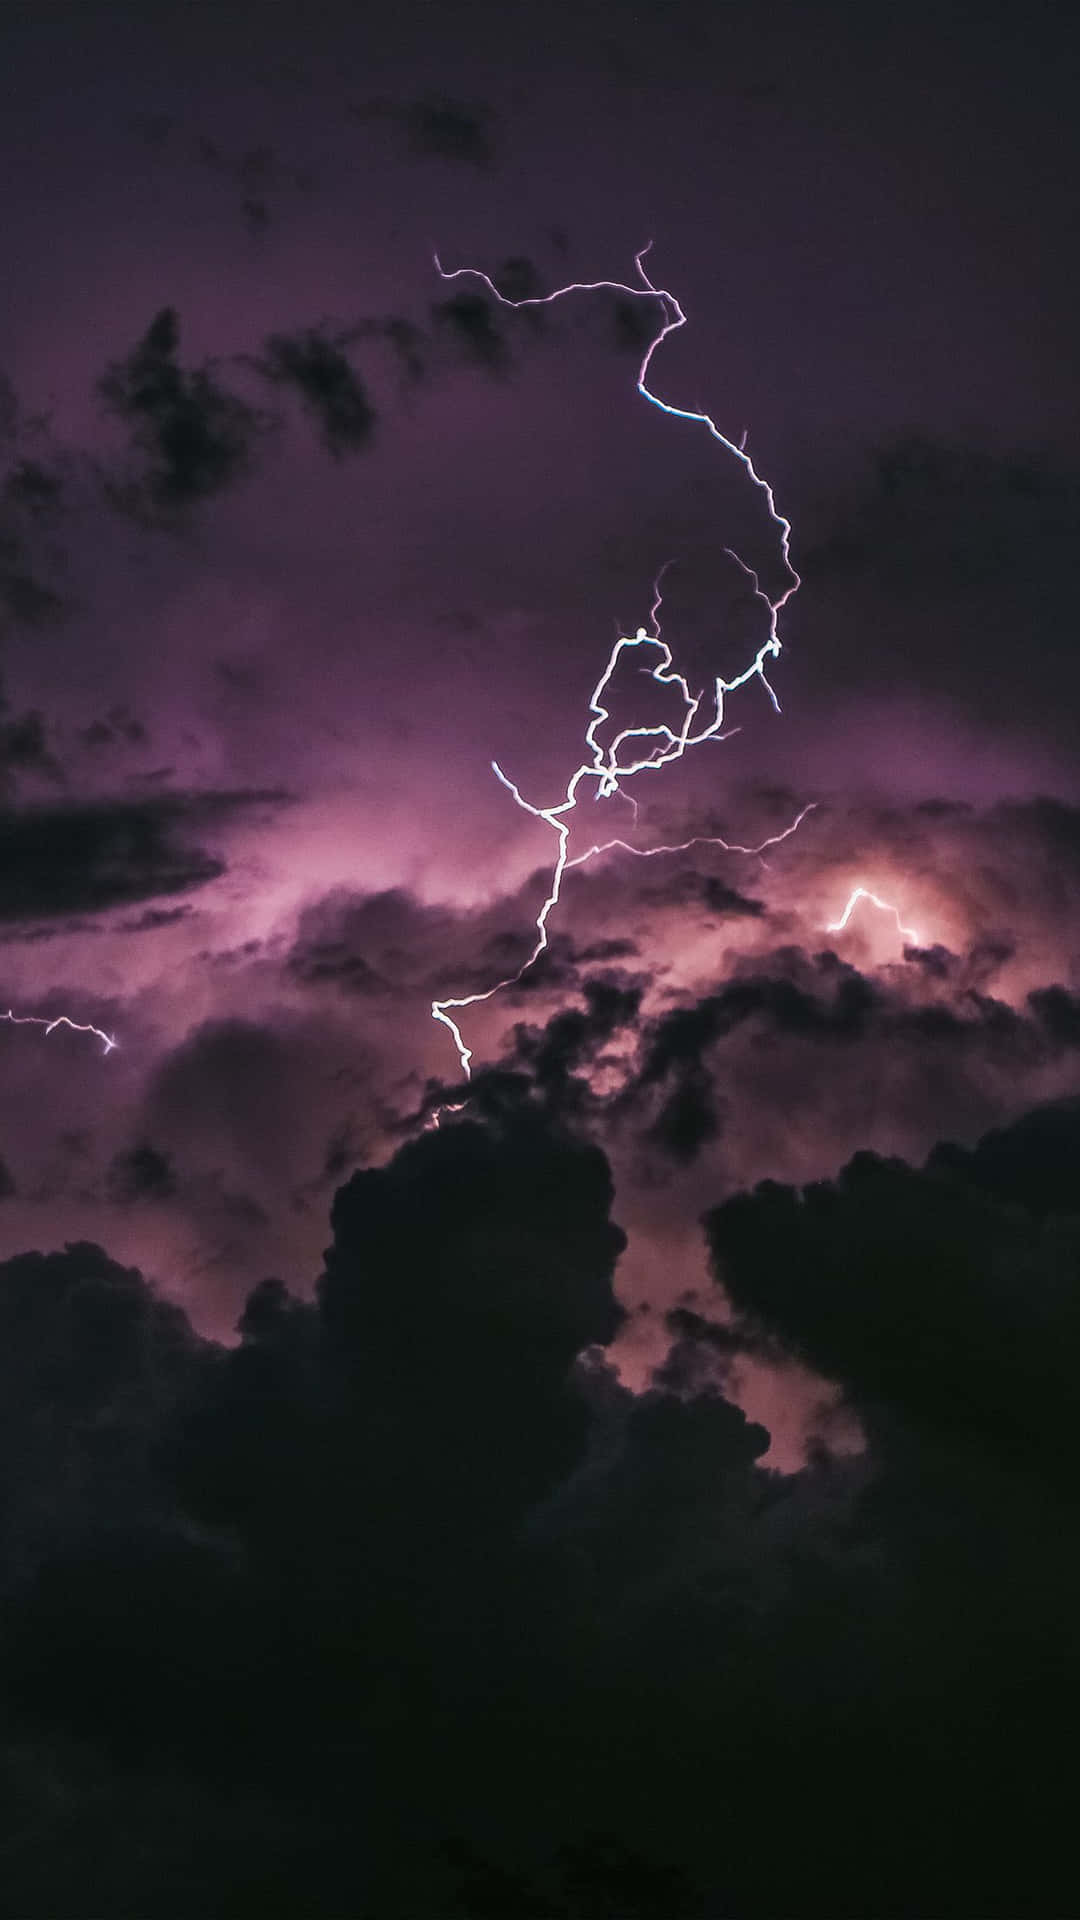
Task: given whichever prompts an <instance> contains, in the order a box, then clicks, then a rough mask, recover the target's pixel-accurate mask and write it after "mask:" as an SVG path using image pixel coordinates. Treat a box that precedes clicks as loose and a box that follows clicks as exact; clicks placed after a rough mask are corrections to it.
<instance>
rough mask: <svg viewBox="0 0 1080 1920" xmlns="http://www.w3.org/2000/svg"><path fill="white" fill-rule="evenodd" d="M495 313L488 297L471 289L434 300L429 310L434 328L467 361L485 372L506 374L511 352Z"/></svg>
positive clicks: (492, 303)
mask: <svg viewBox="0 0 1080 1920" xmlns="http://www.w3.org/2000/svg"><path fill="white" fill-rule="evenodd" d="M497 311H498V309H497V306H496V302H495V301H494V300H493V299H492V298H491V296H490V294H486V293H475V292H473V291H472V290H468V291H462V292H459V293H453V294H451V295H450V297H449V299H446V300H437V301H434V302H433V303H432V308H431V313H432V318H433V319H434V321H435V325H436V328H437V329H438V330H439V331H441V333H442V334H443V335H444V337H445V338H446V339H448V340H450V341H451V342H453V344H454V345H455V346H456V347H457V348H458V349H459V350H460V352H461V354H462V355H463V357H464V358H465V359H466V360H468V361H470V362H471V363H472V364H473V365H474V366H479V367H483V368H484V370H485V372H487V373H505V372H506V371H507V369H508V367H509V364H510V349H509V347H508V345H507V342H506V336H505V331H504V329H503V328H502V327H501V326H500V324H499V322H498V321H497V320H496V318H495V315H496V312H497Z"/></svg>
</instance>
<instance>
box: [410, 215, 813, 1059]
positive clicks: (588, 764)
mask: <svg viewBox="0 0 1080 1920" xmlns="http://www.w3.org/2000/svg"><path fill="white" fill-rule="evenodd" d="M651 245H652V243H651V241H650V243H649V246H647V247H643V248H642V249H641V251H640V252H639V253H637V254H635V256H634V265H635V267H636V269H637V273H638V277H639V280H640V282H641V284H640V286H625V285H623V283H622V282H621V281H617V280H578V281H574V282H573V283H572V284H571V285H569V286H566V287H560V288H558V290H557V291H556V292H554V293H549V294H535V295H530V296H529V297H528V298H526V299H522V300H508V299H507V298H506V297H505V296H504V295H503V294H501V293H500V292H499V289H498V288H497V287H496V285H495V283H494V281H493V280H492V279H491V278H490V277H489V275H488V274H486V273H482V272H481V271H480V270H479V269H478V268H476V267H458V268H456V269H455V270H454V271H453V272H450V273H448V272H446V271H445V270H444V268H443V266H442V263H441V261H440V259H439V256H438V254H436V255H435V268H436V271H437V272H438V273H439V275H440V276H441V278H442V279H444V280H456V279H459V278H460V277H461V276H462V275H469V276H471V277H472V278H474V279H477V280H479V281H481V282H482V284H483V285H484V286H485V287H486V288H487V289H488V291H489V293H491V294H492V296H493V297H494V298H495V299H496V300H497V301H498V302H499V304H500V305H501V306H504V307H514V308H518V307H536V306H549V305H550V304H551V303H552V302H553V301H555V300H561V299H563V298H564V297H565V296H566V295H567V294H570V293H596V292H599V291H601V290H604V289H606V290H610V291H612V292H617V293H620V294H623V295H625V296H627V297H629V298H631V299H637V300H655V301H658V302H659V304H660V313H661V321H660V326H659V328H658V330H657V332H656V333H655V335H654V336H653V338H652V340H651V341H650V342H649V345H648V346H647V347H646V349H645V353H644V355H643V357H642V361H641V364H640V366H639V368H638V377H637V390H638V392H639V393H640V394H641V396H642V398H643V399H645V400H647V401H648V402H649V403H650V405H651V406H654V407H657V408H659V410H660V412H661V413H666V414H669V415H671V416H672V418H674V419H677V420H689V421H693V422H694V423H695V424H697V425H698V426H703V427H705V428H706V430H707V431H708V432H709V434H711V436H712V438H713V439H714V440H716V441H718V442H719V444H720V445H721V446H722V447H723V448H724V449H725V450H726V451H727V452H728V453H730V454H732V455H734V457H735V459H736V460H738V461H739V462H740V463H741V464H742V466H743V467H744V468H745V470H746V472H747V474H748V475H749V477H750V479H751V480H752V481H753V484H754V486H755V487H757V488H758V489H759V490H760V491H761V493H762V494H763V495H764V497H765V501H766V504H767V506H768V511H769V517H770V519H771V520H772V522H773V524H774V525H775V526H776V527H777V528H778V529H779V533H780V553H781V557H782V560H783V565H784V570H785V573H786V574H787V576H788V578H787V584H786V585H785V587H784V589H783V591H782V592H781V593H780V594H778V595H777V597H776V598H775V599H772V598H770V596H769V595H768V594H767V593H766V592H765V590H764V589H763V587H762V586H761V584H760V581H759V579H758V576H757V574H756V573H755V572H754V569H753V568H752V567H748V566H747V565H746V564H745V562H744V561H742V560H740V559H739V556H738V554H736V553H733V552H732V550H731V548H730V547H725V549H724V551H725V553H727V554H728V555H729V556H730V558H731V559H732V560H734V562H735V563H736V565H737V566H739V567H740V568H741V569H742V571H743V573H744V574H745V575H746V577H747V579H748V580H749V581H750V585H751V588H752V591H753V594H754V597H755V599H757V600H759V601H760V602H761V604H762V606H763V607H764V608H765V609H766V611H767V615H768V632H767V636H766V638H765V640H764V642H763V643H762V645H761V646H760V647H759V648H758V650H757V652H756V654H755V655H754V658H753V659H752V661H751V662H750V665H749V666H748V667H746V668H745V669H744V671H743V672H742V673H740V674H737V675H736V677H735V678H734V679H733V680H725V679H724V678H723V677H722V676H720V675H719V674H718V675H717V676H716V677H715V678H714V680H713V683H712V687H711V690H710V697H709V704H708V707H707V708H706V711H705V713H702V703H703V702H704V701H705V692H704V690H702V691H701V692H699V693H697V694H694V693H691V691H690V687H689V684H688V682H687V681H686V680H685V678H684V677H683V675H682V674H681V673H679V672H677V671H676V669H675V665H674V660H673V657H672V653H671V649H670V647H669V646H668V645H667V642H666V641H665V640H663V639H662V638H661V635H660V624H659V618H658V616H659V611H660V606H661V591H660V582H661V580H662V578H663V573H662V572H661V574H660V575H659V576H658V577H657V581H656V583H655V587H654V597H653V605H652V609H651V616H650V617H651V622H652V628H653V631H652V633H649V632H647V631H646V629H645V628H644V627H639V628H638V629H637V632H636V633H635V634H633V635H632V636H623V637H621V638H620V639H618V640H616V642H615V645H614V646H613V648H612V650H611V653H610V654H609V656H608V661H607V665H606V666H605V668H604V670H603V672H602V674H601V675H600V678H599V680H598V681H597V683H596V685H595V687H594V688H593V691H592V695H591V698H590V700H589V711H590V713H591V715H592V718H591V719H590V721H589V724H588V726H587V728H586V730H585V746H586V749H587V751H588V755H589V758H588V759H586V760H585V761H583V762H582V764H581V765H580V766H579V767H577V768H576V769H575V771H574V772H573V773H572V774H571V776H570V779H569V781H568V782H567V785H566V791H565V797H564V798H563V799H562V800H560V801H558V802H556V803H554V804H552V805H551V806H547V807H542V806H534V805H533V804H532V802H531V801H529V800H526V799H525V798H524V796H523V795H522V793H521V791H520V789H519V788H518V787H517V785H516V784H515V782H514V781H513V780H511V779H510V778H509V776H508V775H507V774H505V773H504V772H503V770H502V768H501V767H500V766H499V764H498V762H497V761H494V760H493V761H492V763H491V766H492V771H493V772H494V774H495V777H496V779H497V780H499V781H501V783H502V785H503V786H504V787H505V788H506V789H507V792H508V793H509V794H510V795H511V796H512V798H513V799H514V800H515V801H516V803H517V805H518V806H519V807H522V808H523V809H524V811H525V812H526V813H531V814H532V815H533V817H534V818H535V819H537V820H543V821H544V822H545V823H546V824H547V825H548V826H549V827H551V829H552V830H553V832H554V833H555V835H556V836H557V839H558V851H557V854H556V858H555V864H554V867H553V869H552V875H551V883H550V886H549V889H548V894H547V898H546V899H545V901H544V903H543V906H542V907H541V909H540V912H539V913H538V915H537V917H536V942H535V944H534V946H533V949H532V951H531V953H530V954H529V956H528V958H527V959H526V960H525V961H524V962H523V964H522V966H521V967H519V968H518V971H517V972H516V973H514V974H511V975H510V976H509V977H508V978H507V979H505V980H499V981H497V982H496V983H495V985H494V986H492V987H488V988H487V989H486V990H485V991H484V992H481V993H471V994H465V995H462V996H461V997H460V998H457V999H448V1000H433V1001H432V1003H431V1013H432V1018H433V1019H435V1020H438V1021H440V1022H441V1024H442V1025H443V1026H444V1027H446V1028H447V1029H448V1030H449V1032H450V1034H451V1036H452V1038H453V1041H454V1044H455V1046H456V1047H457V1050H458V1057H459V1059H460V1061H461V1066H462V1071H463V1073H464V1074H465V1077H466V1079H468V1078H469V1075H470V1071H471V1061H472V1049H471V1048H470V1047H468V1046H466V1044H465V1041H464V1039H463V1038H462V1034H461V1029H460V1026H459V1025H458V1023H457V1021H456V1020H455V1019H454V1018H453V1015H454V1014H455V1013H460V1012H461V1011H462V1010H463V1009H464V1008H465V1007H472V1006H478V1005H480V1004H481V1002H483V1001H485V1000H490V999H492V998H493V996H494V995H495V994H497V993H500V992H501V991H502V990H503V988H505V987H509V986H512V985H514V984H515V983H516V982H517V981H518V980H520V979H521V977H522V975H523V974H524V973H526V972H527V971H528V969H529V967H531V966H532V965H533V963H534V961H536V960H537V959H538V958H539V956H540V954H541V953H543V951H544V949H545V948H546V946H547V944H548V933H547V928H548V919H549V916H550V914H551V913H552V910H553V909H554V907H555V906H556V905H557V904H558V901H559V897H560V893H561V890H562V882H563V875H564V874H565V873H566V872H567V870H568V869H569V868H570V867H579V866H583V865H584V864H585V863H586V861H588V860H591V859H593V858H594V857H595V856H596V855H598V854H601V853H606V852H609V851H610V850H611V849H613V848H616V847H618V848H622V849H624V850H625V851H626V852H628V853H633V854H636V855H638V857H640V858H653V857H655V856H656V855H658V854H661V853H683V852H686V851H688V850H689V848H691V847H694V846H706V845H707V846H719V847H723V848H724V849H725V850H726V851H727V852H730V853H748V854H760V853H763V852H764V851H765V849H766V848H767V847H772V846H776V845H778V844H779V842H780V841H781V840H786V839H787V838H788V836H789V835H790V834H792V833H794V832H795V831H796V829H797V828H798V826H799V825H800V823H801V822H802V821H803V820H804V819H805V818H806V815H807V814H808V813H809V812H810V811H811V808H810V807H804V808H803V809H802V812H801V813H800V814H799V815H798V816H797V818H796V819H795V820H794V821H792V823H791V825H790V826H789V827H787V828H785V829H784V831H783V832H782V833H778V834H773V835H771V836H770V837H769V838H768V839H766V840H763V841H762V842H761V844H760V846H756V847H744V846H738V845H735V844H732V843H731V842H729V841H726V840H722V839H720V838H719V836H704V835H700V836H697V837H696V838H694V839H691V840H686V841H684V842H682V844H681V845H680V846H678V847H649V848H639V847H633V846H630V845H629V844H628V843H627V842H626V841H625V840H621V839H611V840H605V841H603V842H600V843H598V844H596V845H595V846H592V847H590V848H589V849H588V850H587V851H586V852H585V853H581V854H578V855H576V856H575V858H574V859H573V860H571V859H570V858H569V857H568V851H569V839H570V825H569V822H568V820H567V818H566V816H567V815H569V814H571V813H572V812H573V811H574V809H575V808H576V806H577V795H578V788H579V786H580V785H581V783H582V781H583V780H594V781H595V782H596V790H595V798H596V799H597V800H608V799H611V798H612V797H613V796H615V795H619V796H620V797H621V798H623V799H626V800H629V801H630V804H631V806H632V807H633V808H634V814H635V818H636V817H637V805H636V802H635V801H634V800H633V798H632V796H631V795H629V794H625V793H623V790H622V786H621V782H622V781H624V780H629V779H632V778H633V777H634V776H635V775H637V774H641V773H656V772H658V771H659V769H660V768H661V767H666V766H670V765H671V763H672V761H674V760H679V759H681V758H682V756H683V754H684V753H686V751H687V749H688V748H690V747H696V746H700V745H701V744H702V743H703V742H704V741H706V740H723V739H727V738H729V737H730V735H728V734H724V733H723V732H721V728H722V727H723V724H724V700H725V696H726V695H727V694H729V693H735V692H737V690H738V689H739V688H740V687H744V686H746V685H747V683H748V682H749V681H750V680H753V679H758V680H760V681H761V684H762V686H763V687H764V688H765V691H766V693H767V694H768V696H769V698H770V700H771V701H772V704H773V707H774V708H775V710H776V711H777V713H779V711H780V702H779V701H778V699H777V697H776V694H775V692H774V691H773V688H772V686H771V685H770V683H769V680H768V678H767V675H766V671H765V663H766V661H768V660H771V659H775V658H777V657H778V655H779V653H780V649H781V643H780V636H779V633H778V631H777V623H778V621H779V617H780V613H781V610H782V608H783V607H784V606H785V605H786V604H787V602H788V600H790V598H791V596H792V594H793V593H795V592H796V590H797V588H798V587H799V585H800V584H801V583H800V580H799V575H798V574H797V573H796V571H795V568H794V567H793V565H792V563H791V553H790V540H791V524H790V522H789V521H788V520H786V519H785V518H784V515H783V514H782V513H780V512H779V511H778V510H777V506H776V501H775V499H774V497H773V491H772V488H771V486H770V485H769V483H768V481H766V480H763V479H762V477H761V475H760V474H759V473H758V472H757V470H756V468H755V466H754V463H753V461H752V459H751V457H750V455H749V454H748V453H747V451H746V438H747V435H746V432H745V430H744V432H743V434H742V437H741V439H740V440H739V441H738V442H736V441H734V440H729V439H728V437H727V435H726V434H724V433H722V432H721V431H720V428H719V427H718V426H717V425H716V422H715V421H714V420H713V419H712V418H711V416H710V415H709V414H707V413H698V412H695V411H694V410H692V409H690V408H687V407H677V406H674V405H673V404H672V403H671V402H670V401H667V400H663V399H661V397H660V395H659V394H656V393H654V392H653V391H652V389H651V388H650V387H649V386H648V384H647V381H648V374H649V369H650V366H651V364H652V359H653V355H654V354H655V352H656V350H657V348H658V347H659V346H661V345H662V343H663V342H664V341H665V340H666V339H667V337H668V335H669V334H670V333H674V332H675V331H676V330H677V329H678V328H679V327H684V326H685V325H686V315H685V313H684V312H683V310H682V307H681V306H680V304H679V302H678V301H677V300H676V298H675V296H674V294H672V293H669V292H668V291H667V290H666V288H663V287H657V286H656V285H654V283H653V281H652V280H651V279H650V278H649V275H648V273H647V272H646V270H645V265H644V262H645V258H646V255H647V254H648V253H649V251H650V248H651ZM632 648H640V649H652V650H653V651H654V652H655V654H656V655H657V656H658V658H657V659H656V660H655V662H654V664H653V665H652V666H651V667H647V668H645V669H644V671H645V672H647V673H649V675H650V677H651V678H652V679H653V680H655V681H657V682H658V683H659V684H660V685H663V686H674V687H676V688H677V689H678V691H679V693H680V694H681V695H682V700H683V719H682V725H681V727H679V728H678V730H676V729H674V728H672V727H669V726H656V727H625V728H623V730H622V731H621V732H620V733H618V734H616V736H615V738H614V740H613V741H612V742H611V744H610V745H609V747H608V748H607V750H606V752H605V750H604V749H603V748H602V747H601V745H600V744H599V742H598V740H597V738H596V732H597V728H598V727H599V726H600V725H601V724H602V723H603V721H605V720H609V719H610V718H611V714H610V711H609V709H608V708H607V707H606V706H605V704H604V700H605V697H606V695H607V689H608V684H609V682H610V680H611V677H612V674H613V673H614V671H615V668H616V666H617V664H618V662H619V659H620V658H621V656H622V655H623V654H624V653H625V652H627V651H629V650H630V649H632ZM699 721H700V724H699ZM623 747H627V748H628V752H629V755H630V757H629V758H628V759H627V760H625V761H624V760H623V759H622V758H621V757H620V750H621V749H622V748H623Z"/></svg>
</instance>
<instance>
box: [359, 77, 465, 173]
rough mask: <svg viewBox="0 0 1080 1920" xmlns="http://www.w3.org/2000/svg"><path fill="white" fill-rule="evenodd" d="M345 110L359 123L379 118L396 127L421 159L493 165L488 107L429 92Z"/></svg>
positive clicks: (461, 164)
mask: <svg viewBox="0 0 1080 1920" xmlns="http://www.w3.org/2000/svg"><path fill="white" fill-rule="evenodd" d="M347 111H348V114H349V117H350V119H353V120H356V121H358V122H360V123H361V124H363V123H365V122H369V121H378V120H383V121H386V122H387V123H388V124H389V125H391V126H394V127H396V128H398V129H399V130H400V132H401V133H402V134H403V135H404V138H405V141H406V143H407V145H408V149H409V151H410V152H411V153H414V154H417V155H419V156H420V157H421V158H423V159H429V160H449V161H452V162H455V163H456V164H457V165H459V166H467V167H473V168H476V169H477V170H478V171H480V172H487V171H489V170H490V169H491V167H492V166H493V165H494V161H495V147H494V129H495V115H494V113H493V111H492V109H491V108H490V107H486V106H483V105H478V104H475V103H470V102H467V101H464V100H453V99H449V98H439V97H438V96H436V95H430V96H428V97H426V98H424V99H422V100H411V101H405V102H402V103H400V104H399V103H398V102H396V101H393V100H372V101H367V102H364V103H363V104H358V105H356V106H350V107H349V108H348V110H347Z"/></svg>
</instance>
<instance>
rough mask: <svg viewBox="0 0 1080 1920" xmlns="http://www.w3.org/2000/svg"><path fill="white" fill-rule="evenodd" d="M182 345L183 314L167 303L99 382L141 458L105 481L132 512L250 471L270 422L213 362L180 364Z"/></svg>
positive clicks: (190, 496)
mask: <svg viewBox="0 0 1080 1920" xmlns="http://www.w3.org/2000/svg"><path fill="white" fill-rule="evenodd" d="M179 346H180V322H179V319H178V316H177V314H176V312H175V310H174V309H173V308H172V307H163V308H162V310H161V312H160V313H159V314H158V315H157V316H156V318H155V319H154V320H153V321H152V322H151V324H150V326H149V328H148V329H147V332H146V333H145V334H144V336H143V338H142V340H140V342H139V344H138V345H137V346H136V347H134V348H133V349H132V351H131V353H129V354H128V356H127V358H126V359H124V360H120V361H117V362H115V363H114V364H113V365H112V366H111V367H109V369H108V370H107V372H106V373H105V374H103V376H102V378H101V379H100V381H99V382H98V391H99V393H100V395H101V398H102V400H103V402H104V404H105V406H106V409H107V410H108V412H109V413H111V414H113V415H114V416H115V417H116V418H117V419H119V420H121V421H122V422H123V423H124V424H125V426H127V428H128V429H129V431H130V435H131V441H132V446H133V447H134V449H135V450H136V451H137V453H138V454H139V455H141V456H142V465H141V470H140V471H137V472H136V474H135V475H134V476H132V477H130V478H123V479H119V480H110V481H109V483H108V488H109V492H110V494H111V496H112V498H114V499H115V500H116V501H117V502H118V503H119V504H121V505H124V506H126V507H128V508H130V509H133V510H152V511H154V512H166V513H168V512H171V511H175V510H176V509H182V508H184V507H188V506H191V505H193V504H194V503H195V502H197V501H199V500H204V499H207V498H209V497H210V496H212V495H213V494H216V493H221V492H223V491H224V490H225V489H226V488H228V487H230V486H231V485H233V484H234V482H235V481H236V480H237V479H238V478H239V477H240V475H241V474H242V473H243V472H244V471H245V470H246V468H247V466H248V464H249V461H250V456H251V451H252V447H253V444H254V442H255V439H256V437H257V435H258V434H259V432H260V431H261V430H262V429H263V428H264V427H265V424H266V423H265V421H264V420H262V419H261V418H260V416H259V414H258V413H257V412H256V411H255V410H254V408H252V407H250V406H249V405H248V404H247V402H246V401H244V400H242V399H241V398H240V397H239V396H238V395H237V394H234V393H230V392H229V391H228V389H227V388H225V387H224V386H222V385H221V383H220V382H219V381H218V380H217V378H216V377H215V375H214V374H213V373H212V371H211V370H210V368H209V367H206V366H203V367H196V368H193V369H191V370H190V371H189V370H186V369H185V368H183V367H182V366H180V364H179V362H178V360H177V354H178V351H179Z"/></svg>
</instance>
